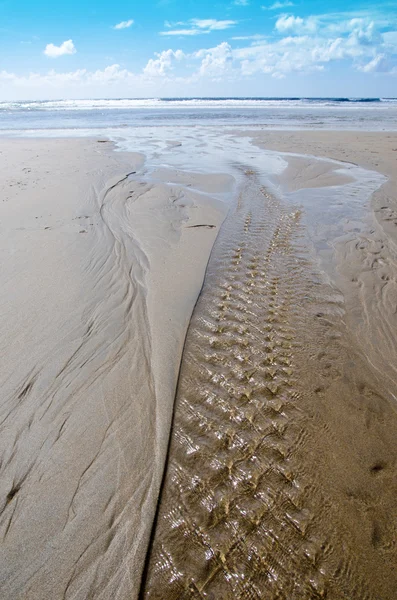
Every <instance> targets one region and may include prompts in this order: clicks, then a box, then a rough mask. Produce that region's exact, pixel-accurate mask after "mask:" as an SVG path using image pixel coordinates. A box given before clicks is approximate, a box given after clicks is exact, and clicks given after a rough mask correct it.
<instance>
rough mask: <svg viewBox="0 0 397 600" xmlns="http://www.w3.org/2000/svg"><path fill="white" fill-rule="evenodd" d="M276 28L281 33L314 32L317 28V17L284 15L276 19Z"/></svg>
mask: <svg viewBox="0 0 397 600" xmlns="http://www.w3.org/2000/svg"><path fill="white" fill-rule="evenodd" d="M276 29H277V31H278V32H280V33H287V32H291V33H298V34H299V33H303V32H309V33H314V32H315V31H316V29H317V21H316V18H315V17H307V18H306V19H302V18H301V17H294V16H293V15H282V16H281V17H279V18H278V19H277V21H276Z"/></svg>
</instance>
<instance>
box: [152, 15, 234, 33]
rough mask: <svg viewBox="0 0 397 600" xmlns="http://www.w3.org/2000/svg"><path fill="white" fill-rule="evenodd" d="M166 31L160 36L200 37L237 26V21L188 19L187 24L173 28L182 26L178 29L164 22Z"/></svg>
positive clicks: (181, 23) (180, 23) (178, 24)
mask: <svg viewBox="0 0 397 600" xmlns="http://www.w3.org/2000/svg"><path fill="white" fill-rule="evenodd" d="M164 25H165V27H167V28H168V29H167V30H166V31H160V35H182V36H186V35H187V36H189V35H202V34H205V33H211V31H222V30H224V29H229V28H230V27H234V26H235V25H237V21H232V20H230V19H224V20H218V19H190V21H188V22H187V23H184V22H178V23H175V24H174V27H175V26H182V28H180V29H175V28H172V27H173V26H172V24H171V23H169V22H168V21H166V22H165V24H164Z"/></svg>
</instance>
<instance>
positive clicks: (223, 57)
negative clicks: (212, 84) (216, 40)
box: [193, 42, 233, 79]
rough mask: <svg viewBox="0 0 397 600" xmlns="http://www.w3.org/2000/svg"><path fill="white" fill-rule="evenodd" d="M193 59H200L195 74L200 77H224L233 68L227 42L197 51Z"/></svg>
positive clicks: (231, 55)
mask: <svg viewBox="0 0 397 600" xmlns="http://www.w3.org/2000/svg"><path fill="white" fill-rule="evenodd" d="M193 57H194V58H200V59H202V61H201V65H200V68H199V70H198V73H197V74H198V76H200V77H210V78H211V79H216V78H219V77H224V76H225V74H226V73H228V72H230V71H231V70H232V68H233V52H232V48H231V46H230V45H229V44H228V43H227V42H222V43H221V44H219V45H218V46H215V48H208V49H203V50H199V51H198V52H195V53H194V54H193Z"/></svg>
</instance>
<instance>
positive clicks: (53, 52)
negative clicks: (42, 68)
mask: <svg viewBox="0 0 397 600" xmlns="http://www.w3.org/2000/svg"><path fill="white" fill-rule="evenodd" d="M75 53H76V48H75V46H74V44H73V41H72V40H66V41H65V42H63V43H62V44H61V45H60V46H54V44H47V46H46V47H45V50H44V54H45V55H46V56H49V57H50V58H58V56H63V55H64V54H75Z"/></svg>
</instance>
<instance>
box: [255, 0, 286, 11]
mask: <svg viewBox="0 0 397 600" xmlns="http://www.w3.org/2000/svg"><path fill="white" fill-rule="evenodd" d="M289 6H294V3H293V2H290V0H285V1H284V2H279V1H278V0H277V1H276V2H274V3H273V4H270V6H262V10H280V9H282V8H288V7H289Z"/></svg>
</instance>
